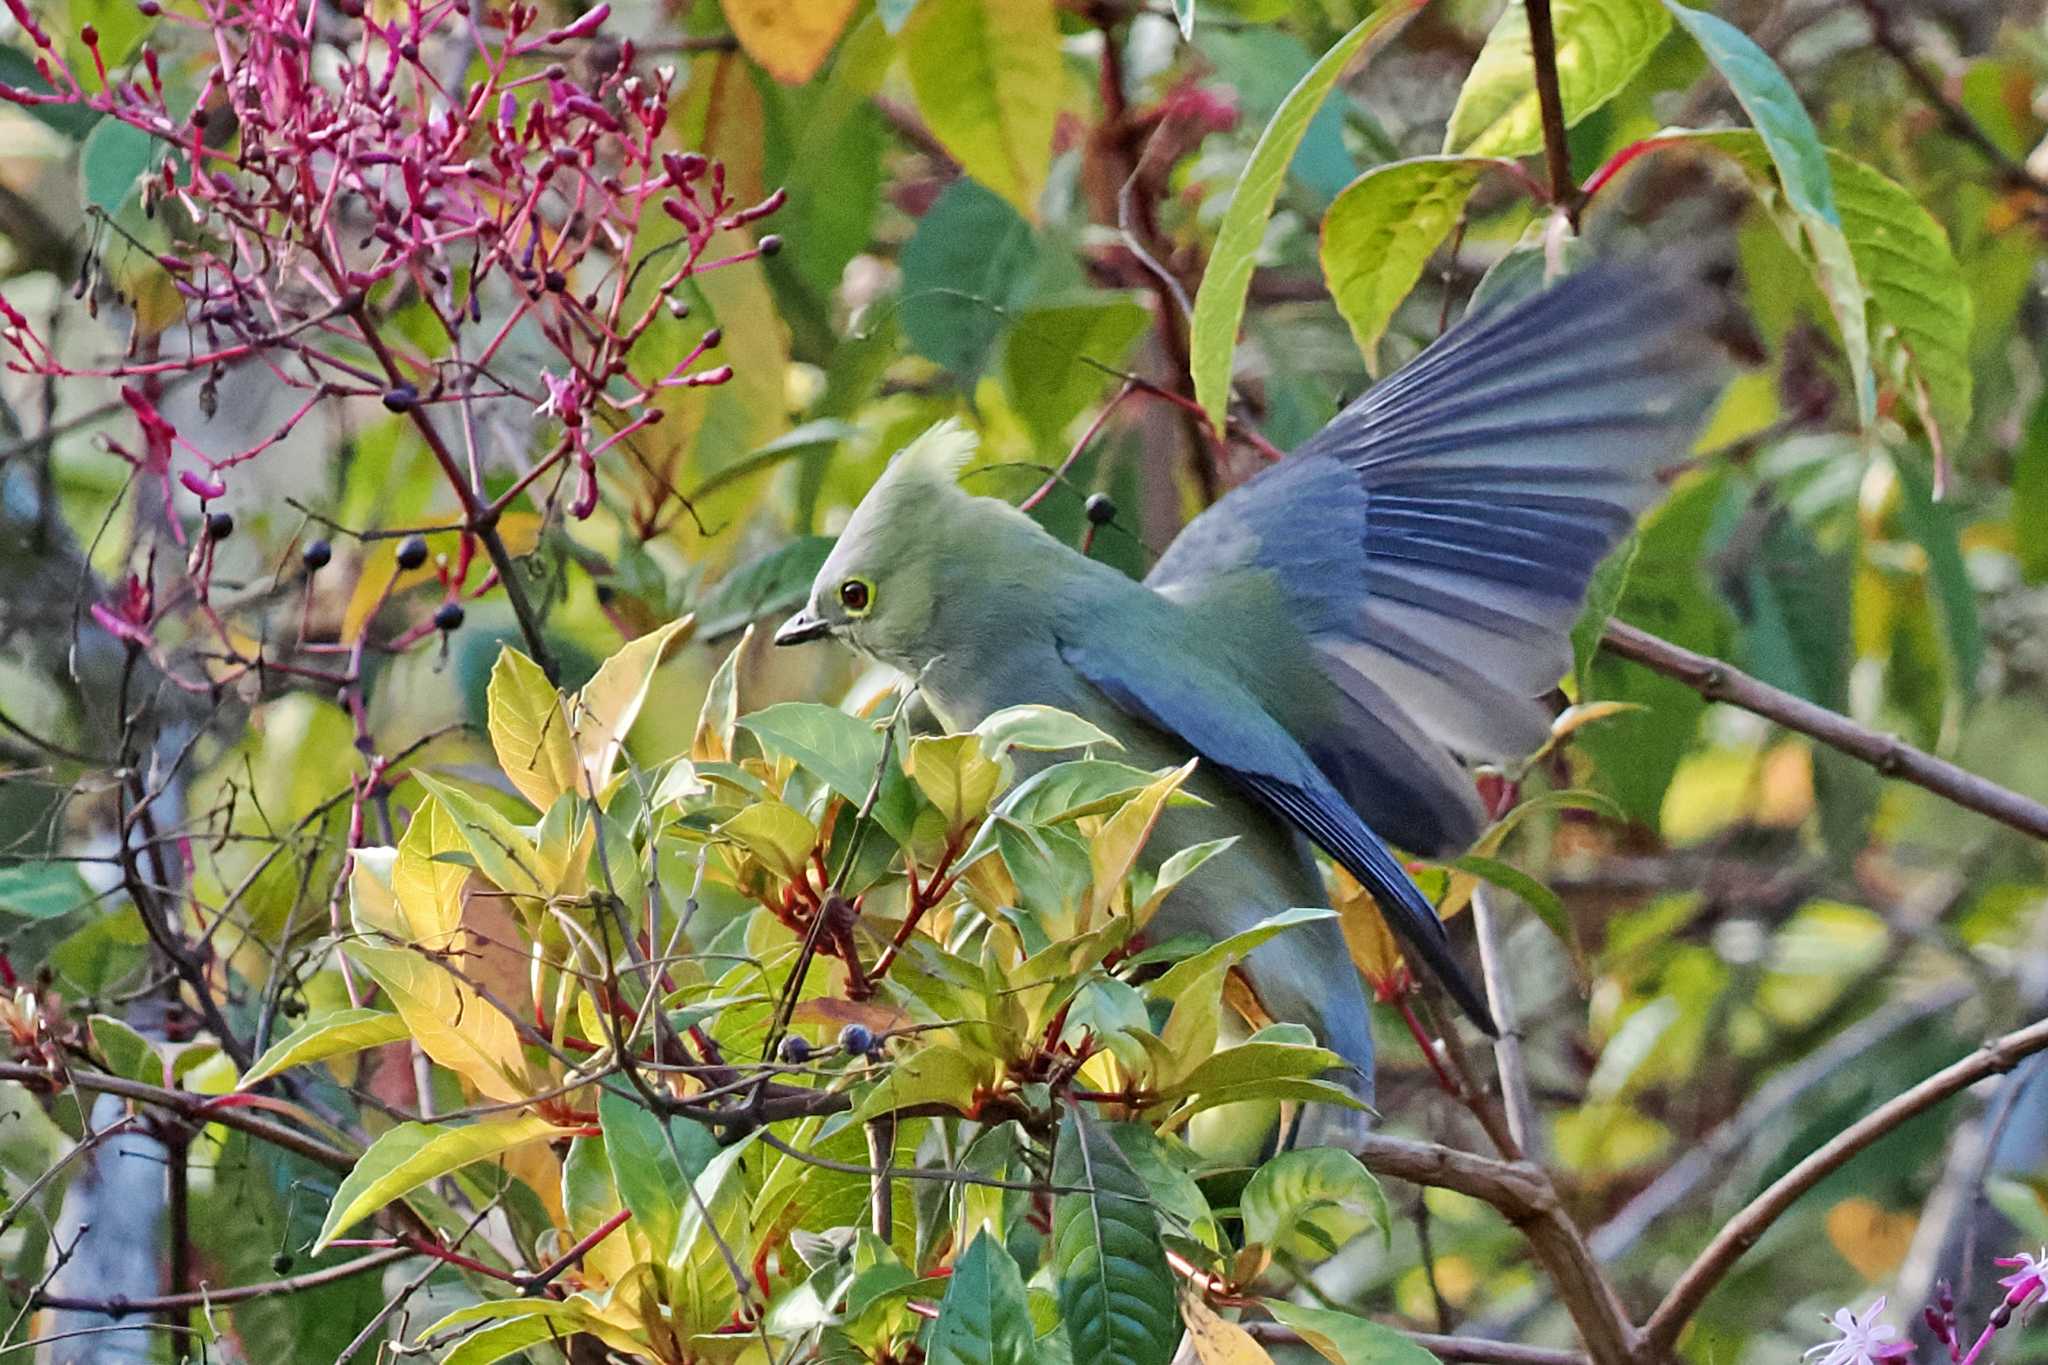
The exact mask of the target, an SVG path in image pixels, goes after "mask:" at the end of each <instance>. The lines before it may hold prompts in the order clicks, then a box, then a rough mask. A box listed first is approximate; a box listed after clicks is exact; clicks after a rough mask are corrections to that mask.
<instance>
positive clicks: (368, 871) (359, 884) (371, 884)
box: [348, 848, 406, 938]
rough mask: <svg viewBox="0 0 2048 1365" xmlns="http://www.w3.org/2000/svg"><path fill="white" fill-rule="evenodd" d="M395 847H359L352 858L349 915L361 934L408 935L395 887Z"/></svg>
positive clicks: (349, 874) (350, 865) (349, 875)
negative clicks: (393, 879)
mask: <svg viewBox="0 0 2048 1365" xmlns="http://www.w3.org/2000/svg"><path fill="white" fill-rule="evenodd" d="M397 862H398V850H397V849H395V848H359V849H357V850H356V851H355V853H354V855H353V856H352V857H351V858H350V860H349V872H348V917H349V922H350V923H351V924H353V925H354V926H355V930H356V932H357V933H359V934H388V935H390V936H391V937H392V938H404V937H405V935H406V921H405V912H404V911H403V910H401V909H399V908H398V896H397V894H396V893H395V892H393V891H392V889H391V876H392V873H393V872H395V871H396V870H397Z"/></svg>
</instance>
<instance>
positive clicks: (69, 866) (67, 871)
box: [0, 863, 93, 919]
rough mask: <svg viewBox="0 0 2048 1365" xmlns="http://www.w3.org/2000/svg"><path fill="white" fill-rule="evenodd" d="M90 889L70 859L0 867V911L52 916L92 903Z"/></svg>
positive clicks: (23, 916) (1, 912) (35, 916)
mask: <svg viewBox="0 0 2048 1365" xmlns="http://www.w3.org/2000/svg"><path fill="white" fill-rule="evenodd" d="M92 902H93V894H92V891H91V890H90V889H89V888H88V887H87V886H86V884H85V879H84V878H83V877H81V876H79V875H78V868H77V866H76V864H73V863H17V864H16V865H14V866H13V867H0V914H6V915H20V916H21V917H22V918H24V919H55V918H57V917H58V916H59V915H68V914H70V913H71V912H72V911H73V910H79V909H83V908H84V907H85V906H88V905H90V904H92Z"/></svg>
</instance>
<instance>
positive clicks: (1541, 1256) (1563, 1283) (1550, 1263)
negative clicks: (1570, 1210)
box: [1352, 1133, 1643, 1365]
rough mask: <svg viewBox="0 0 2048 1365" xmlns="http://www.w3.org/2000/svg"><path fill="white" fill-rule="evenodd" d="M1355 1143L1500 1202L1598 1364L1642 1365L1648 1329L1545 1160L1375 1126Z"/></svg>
mask: <svg viewBox="0 0 2048 1365" xmlns="http://www.w3.org/2000/svg"><path fill="white" fill-rule="evenodd" d="M1352 1150H1353V1151H1354V1152H1356V1153H1357V1155H1358V1159H1359V1160H1360V1161H1362V1162H1364V1163H1365V1166H1366V1169H1367V1170H1370V1171H1372V1172H1374V1173H1375V1174H1378V1175H1390V1176H1394V1177H1396V1178H1398V1179H1402V1180H1407V1181H1411V1182H1413V1183H1415V1184H1418V1185H1434V1186H1437V1187H1438V1188H1441V1189H1447V1190H1456V1191H1457V1192H1458V1193H1460V1194H1465V1195H1470V1196H1471V1197H1472V1198H1474V1199H1477V1200H1479V1201H1481V1202H1482V1203H1485V1204H1490V1205H1492V1207H1493V1208H1494V1210H1495V1211H1496V1212H1498V1213H1499V1214H1500V1215H1501V1216H1502V1217H1504V1218H1506V1219H1507V1220H1508V1222H1510V1223H1512V1224H1513V1225H1514V1226H1515V1227H1516V1228H1517V1229H1519V1230H1520V1231H1521V1233H1522V1235H1523V1236H1524V1237H1526V1238H1527V1239H1528V1241H1529V1248H1530V1250H1531V1251H1532V1252H1533V1253H1534V1254H1535V1256H1536V1259H1537V1260H1539V1261H1541V1262H1542V1263H1543V1268H1544V1270H1545V1271H1547V1272H1548V1273H1549V1275H1550V1278H1551V1281H1552V1282H1553V1283H1554V1284H1555V1285H1556V1286H1557V1295H1558V1299H1559V1300H1560V1301H1561V1302H1562V1303H1563V1304H1564V1306H1565V1308H1566V1310H1567V1311H1568V1312H1569V1313H1570V1314H1571V1317H1572V1323H1573V1325H1574V1326H1576V1327H1577V1328H1578V1331H1579V1336H1580V1338H1581V1339H1583V1340H1584V1341H1585V1343H1586V1349H1587V1352H1588V1353H1589V1355H1590V1357H1591V1360H1592V1361H1593V1362H1594V1365H1635V1362H1636V1361H1637V1359H1638V1357H1639V1353H1640V1351H1641V1349H1642V1344H1643V1343H1642V1335H1641V1333H1640V1332H1638V1331H1637V1329H1636V1327H1635V1325H1634V1324H1633V1323H1632V1322H1630V1320H1629V1317H1628V1314H1627V1313H1626V1312H1624V1311H1623V1309H1622V1306H1621V1301H1620V1300H1619V1299H1618V1298H1617V1297H1616V1296H1615V1293H1614V1289H1613V1286H1611V1285H1610V1284H1609V1283H1608V1282H1607V1277H1606V1275H1605V1273H1604V1272H1603V1271H1602V1270H1601V1269H1600V1264H1599V1262H1597V1261H1595V1260H1594V1259H1593V1253H1592V1251H1591V1250H1590V1249H1589V1248H1588V1247H1587V1246H1586V1240H1585V1238H1583V1237H1581V1236H1580V1235H1579V1230H1578V1228H1577V1227H1576V1226H1575V1225H1574V1224H1573V1222H1572V1220H1571V1217H1570V1215H1568V1214H1567V1213H1566V1212H1565V1211H1564V1206H1563V1205H1562V1204H1561V1203H1560V1202H1559V1200H1558V1197H1557V1190H1556V1187H1554V1186H1553V1185H1552V1184H1551V1183H1550V1176H1549V1174H1548V1173H1547V1172H1545V1171H1544V1170H1543V1168H1542V1167H1540V1166H1535V1165H1532V1164H1530V1163H1528V1162H1525V1161H1498V1160H1495V1159H1494V1158H1492V1157H1484V1156H1477V1155H1474V1154H1473V1153H1471V1152H1461V1151H1458V1150H1457V1149H1455V1148H1452V1147H1445V1146H1441V1145H1439V1144H1437V1143H1433V1142H1415V1141H1412V1140H1410V1139H1407V1138H1397V1137H1387V1136H1384V1135H1382V1134H1379V1133H1370V1134H1367V1135H1366V1136H1365V1137H1363V1138H1361V1139H1360V1140H1359V1141H1358V1143H1357V1145H1355V1146H1354V1147H1353V1148H1352Z"/></svg>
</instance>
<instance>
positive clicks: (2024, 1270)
mask: <svg viewBox="0 0 2048 1365" xmlns="http://www.w3.org/2000/svg"><path fill="white" fill-rule="evenodd" d="M1994 1264H1997V1265H2013V1266H2018V1267H2019V1269H2018V1270H2015V1271H2013V1273H2012V1274H2010V1275H2008V1276H2006V1277H2005V1278H2004V1279H2002V1280H2000V1281H1999V1284H2001V1285H2003V1286H2004V1287H2005V1288H2007V1289H2009V1290H2011V1291H2012V1292H2011V1293H2010V1294H2008V1295H2006V1301H2007V1302H2008V1303H2014V1304H2018V1303H2024V1302H2025V1301H2026V1300H2028V1299H2030V1298H2032V1297H2033V1296H2034V1295H2036V1294H2038V1293H2040V1292H2041V1289H2042V1287H2043V1286H2044V1285H2048V1247H2042V1248H2041V1250H2040V1253H2039V1254H2038V1255H2034V1256H2029V1255H2028V1254H2027V1253H2026V1252H2024V1251H2022V1252H2021V1253H2020V1254H2019V1255H2017V1256H2000V1257H1999V1258H1998V1259H1997V1261H1996V1262H1994Z"/></svg>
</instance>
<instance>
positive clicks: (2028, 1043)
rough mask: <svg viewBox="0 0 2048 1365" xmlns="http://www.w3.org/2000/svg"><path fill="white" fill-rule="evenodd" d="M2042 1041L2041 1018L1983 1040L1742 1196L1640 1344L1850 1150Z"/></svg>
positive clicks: (1657, 1342) (1655, 1345)
mask: <svg viewBox="0 0 2048 1365" xmlns="http://www.w3.org/2000/svg"><path fill="white" fill-rule="evenodd" d="M2043 1048H2048V1019H2044V1020H2040V1021H2038V1022H2036V1023H2033V1024H2029V1025H2028V1026H2027V1027H2025V1028H2023V1029H2019V1030H2016V1031H2015V1032H2012V1033H2008V1034H2006V1035H2005V1036H2004V1037H2002V1038H1998V1039H1994V1040H1993V1041H1991V1042H1989V1043H1986V1044H1985V1045H1984V1046H1983V1047H1981V1048H1979V1049H1977V1051H1975V1052H1973V1053H1971V1054H1970V1055H1969V1056H1967V1057H1965V1058H1963V1060H1961V1061H1960V1062H1957V1063H1956V1064H1955V1065H1953V1066H1950V1067H1947V1068H1944V1069H1943V1070H1941V1071H1937V1072H1935V1073H1934V1074H1933V1075H1932V1076H1929V1077H1928V1078H1927V1079H1926V1080H1924V1081H1922V1082H1920V1083H1919V1084H1918V1085H1916V1086H1914V1087H1913V1088H1912V1089H1910V1090H1908V1091H1906V1092H1905V1093H1904V1094H1902V1095H1899V1096H1896V1097H1895V1098H1893V1099H1891V1100H1889V1101H1887V1102H1885V1103H1884V1104H1881V1105H1879V1106H1878V1107H1877V1108H1876V1109H1873V1110H1871V1111H1870V1113H1868V1114H1866V1115H1864V1116H1863V1117H1862V1118H1861V1119H1858V1120H1857V1121H1856V1122H1855V1123H1852V1124H1850V1125H1849V1126H1848V1127H1847V1128H1845V1129H1843V1130H1842V1131H1841V1132H1840V1133H1837V1134H1836V1135H1835V1136H1834V1137H1833V1138H1830V1139H1829V1140H1828V1141H1827V1142H1826V1143H1825V1144H1823V1145H1822V1146H1821V1148H1820V1149H1819V1150H1818V1151H1816V1152H1814V1153H1813V1154H1812V1155H1810V1156H1808V1157H1807V1158H1806V1159H1805V1160H1804V1161H1802V1162H1800V1163H1799V1164H1798V1165H1797V1166H1794V1167H1793V1168H1792V1169H1791V1170H1789V1171H1787V1172H1786V1173H1785V1174H1784V1175H1782V1176H1780V1177H1779V1178H1778V1179H1777V1180H1775V1181H1773V1182H1772V1184H1771V1186H1770V1188H1768V1189H1766V1190H1765V1191H1764V1192H1763V1193H1762V1194H1760V1195H1758V1196H1757V1197H1756V1198H1755V1199H1753V1200H1751V1201H1750V1202H1749V1205H1748V1206H1747V1207H1746V1208H1744V1209H1743V1210H1742V1212H1740V1213H1738V1214H1736V1215H1735V1217H1734V1218H1732V1219H1730V1220H1729V1221H1728V1223H1727V1225H1726V1226H1725V1227H1723V1228H1722V1229H1721V1231H1720V1232H1719V1233H1717V1234H1715V1236H1714V1240H1713V1241H1711V1242H1709V1243H1708V1244H1707V1248H1706V1250H1705V1251H1703V1252H1701V1253H1700V1255H1699V1258H1698V1259H1697V1260H1695V1261H1694V1262H1693V1263H1692V1264H1691V1265H1690V1266H1688V1267H1687V1268H1686V1271H1685V1273H1684V1274H1683V1275H1681V1276H1679V1277H1678V1283H1677V1284H1675V1285H1673V1286H1672V1287H1671V1292H1670V1293H1669V1294H1666V1295H1665V1296H1664V1302H1663V1303H1661V1304H1659V1305H1657V1311H1656V1312H1655V1313H1653V1314H1651V1315H1650V1321H1649V1322H1648V1324H1647V1325H1646V1326H1645V1327H1644V1329H1643V1335H1644V1341H1645V1344H1646V1345H1648V1346H1649V1348H1650V1349H1651V1350H1653V1351H1664V1350H1668V1349H1670V1347H1671V1345H1672V1343H1674V1342H1675V1341H1677V1340H1678V1334H1679V1332H1680V1331H1682V1330H1683V1329H1684V1327H1685V1324H1686V1322H1687V1321H1688V1320H1689V1319H1690V1318H1691V1317H1692V1315H1693V1313H1694V1312H1695V1311H1697V1310H1698V1308H1699V1306H1700V1304H1701V1303H1703V1302H1704V1301H1705V1300H1706V1297H1707V1295H1708V1294H1709V1293H1711V1292H1712V1291H1713V1288H1714V1286H1715V1285H1716V1284H1719V1283H1720V1281H1721V1277H1722V1276H1724V1275H1726V1274H1727V1273H1728V1271H1729V1270H1730V1269H1732V1268H1733V1267H1734V1265H1735V1262H1736V1261H1738V1260H1739V1259H1741V1257H1742V1254H1743V1253H1744V1252H1745V1251H1748V1250H1749V1248H1751V1247H1752V1246H1755V1245H1756V1242H1757V1239H1758V1238H1760V1237H1762V1236H1763V1235H1764V1233H1765V1231H1766V1230H1768V1229H1769V1227H1770V1226H1771V1224H1773V1223H1775V1222H1776V1221H1777V1220H1778V1219H1779V1217H1780V1216H1781V1215H1783V1214H1784V1213H1785V1211H1786V1210H1787V1209H1789V1208H1791V1207H1792V1205H1793V1204H1794V1203H1796V1202H1798V1200H1799V1197H1800V1196H1801V1195H1803V1194H1805V1193H1806V1192H1807V1191H1808V1190H1810V1189H1812V1188H1813V1187H1814V1186H1815V1185H1817V1184H1819V1183H1820V1181H1821V1180H1822V1179H1823V1178H1824V1177H1826V1176H1827V1175H1829V1174H1831V1173H1832V1172H1834V1171H1836V1170H1838V1169H1839V1168H1840V1167H1841V1166H1843V1165H1844V1164H1845V1163H1847V1162H1848V1160H1849V1159H1850V1158H1851V1157H1853V1156H1855V1155H1856V1154H1857V1153H1858V1152H1860V1151H1862V1150H1863V1149H1864V1148H1866V1147H1868V1146H1869V1145H1870V1144H1871V1143H1873V1142H1875V1141H1877V1140H1878V1139H1879V1138H1881V1137H1883V1136H1884V1135H1885V1134H1887V1133H1889V1132H1891V1131H1892V1130H1893V1129H1895V1128H1897V1127H1898V1126H1899V1125H1900V1124H1902V1123H1905V1122H1906V1121H1907V1120H1908V1119H1911V1118H1913V1117H1915V1116H1916V1115H1919V1114H1923V1113H1925V1112H1926V1111H1927V1110H1929V1109H1932V1108H1933V1107H1934V1106H1935V1105H1937V1104H1940V1103H1941V1102H1942V1101H1943V1100H1945V1099H1948V1098H1949V1097H1950V1096H1952V1095H1955V1094H1957V1093H1958V1092H1960V1091H1962V1090H1965V1089H1967V1088H1969V1087H1970V1086H1972V1085H1975V1084H1976V1083H1977V1082H1978V1081H1981V1080H1983V1079H1985V1078H1986V1077H1988V1076H1996V1075H2000V1074H2002V1073H2004V1072H2007V1071H2010V1070H2012V1069H2013V1068H2014V1067H2015V1066H2017V1065H2019V1063H2020V1062H2021V1061H2022V1060H2024V1059H2025V1058H2027V1057H2029V1056H2031V1055H2033V1054H2034V1053H2036V1052H2039V1051H2041V1050H2042V1049H2043Z"/></svg>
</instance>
